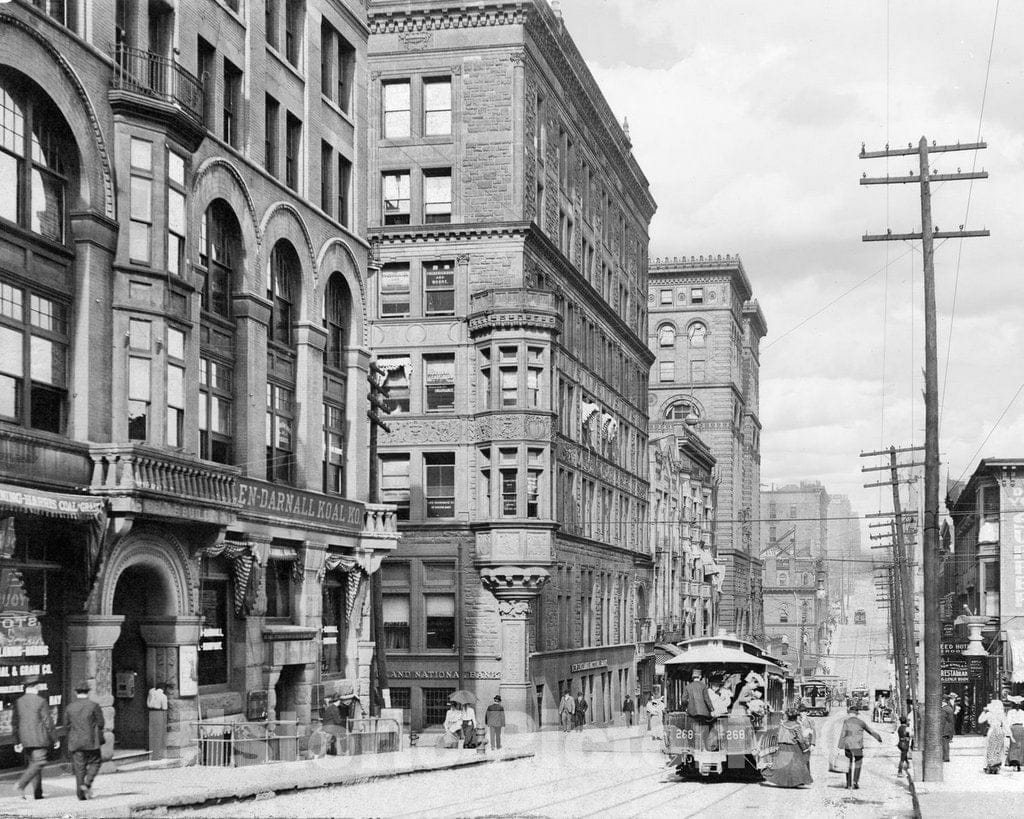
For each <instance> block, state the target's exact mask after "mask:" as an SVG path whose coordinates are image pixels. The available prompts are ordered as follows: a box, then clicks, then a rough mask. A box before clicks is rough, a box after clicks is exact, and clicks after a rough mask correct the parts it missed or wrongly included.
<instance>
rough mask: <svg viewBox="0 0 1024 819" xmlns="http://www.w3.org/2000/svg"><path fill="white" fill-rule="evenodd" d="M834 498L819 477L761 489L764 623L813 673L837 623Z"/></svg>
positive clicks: (785, 651)
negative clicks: (832, 572) (833, 598)
mask: <svg viewBox="0 0 1024 819" xmlns="http://www.w3.org/2000/svg"><path fill="white" fill-rule="evenodd" d="M829 508H830V497H829V494H828V492H827V491H826V490H825V487H824V486H822V485H821V484H820V483H818V482H817V481H802V482H801V483H800V484H798V485H790V486H782V487H772V488H771V489H763V490H762V491H761V509H762V510H763V511H764V512H765V513H766V517H767V527H766V530H763V531H765V534H766V540H765V542H764V546H763V548H762V559H763V562H764V628H765V635H766V637H767V640H768V642H769V644H770V645H771V646H772V648H773V649H774V650H775V651H776V652H777V653H778V654H780V655H782V656H784V657H785V658H786V659H787V660H788V661H789V662H790V663H792V664H793V666H794V667H795V668H797V669H798V670H801V671H803V672H804V673H806V674H813V673H814V671H815V670H816V666H817V664H818V658H819V657H820V656H821V655H822V653H823V652H824V650H825V646H826V645H827V643H828V640H829V638H830V636H831V633H832V629H833V627H834V624H835V623H834V619H833V617H832V613H831V610H830V602H829V601H830V599H831V597H830V593H829V591H830V589H829V579H830V573H829V570H828V569H829V566H830V564H829V562H828V558H829V556H830V555H831V551H832V545H831V541H830V537H831V532H830V529H829V520H828V512H829Z"/></svg>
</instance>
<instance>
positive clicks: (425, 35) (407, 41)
mask: <svg viewBox="0 0 1024 819" xmlns="http://www.w3.org/2000/svg"><path fill="white" fill-rule="evenodd" d="M398 39H399V40H401V41H402V45H403V46H405V50H406V51H423V49H425V48H427V46H429V45H431V44H432V43H433V41H434V35H433V32H430V31H403V32H402V33H401V34H399V35H398Z"/></svg>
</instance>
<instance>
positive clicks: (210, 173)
mask: <svg viewBox="0 0 1024 819" xmlns="http://www.w3.org/2000/svg"><path fill="white" fill-rule="evenodd" d="M217 199H223V200H224V201H225V202H226V203H227V205H228V207H230V208H231V210H232V211H233V212H234V214H235V219H236V220H237V221H238V225H239V227H240V229H241V231H242V252H243V254H244V259H243V260H242V262H241V263H240V264H239V265H238V268H239V271H241V272H242V273H243V275H244V276H245V278H244V279H243V280H242V281H240V282H238V289H247V290H249V291H250V292H256V293H258V292H260V290H259V288H260V286H261V285H263V281H257V280H256V279H257V278H258V277H259V265H258V264H255V263H254V262H256V261H257V260H258V259H259V258H260V243H261V234H260V226H259V224H258V223H257V221H256V207H255V205H254V204H253V200H252V195H251V194H250V193H249V187H248V186H247V185H246V184H245V179H244V178H243V177H242V174H241V173H240V172H239V170H238V168H236V167H235V165H234V164H233V163H232V162H230V161H228V160H227V159H224V158H223V157H215V158H213V159H208V160H206V161H205V162H203V164H202V165H200V166H199V169H198V170H197V171H196V174H195V177H194V179H193V180H192V207H191V214H190V220H189V221H190V224H193V225H197V224H199V220H200V219H203V218H205V216H206V209H207V208H208V207H209V206H210V205H211V204H212V203H213V202H215V201H216V200H217ZM246 217H248V218H246ZM189 234H190V240H189V244H190V248H189V250H190V257H191V258H193V259H198V258H199V254H200V253H201V252H202V248H200V247H199V241H200V232H199V231H198V230H192V231H190V232H189Z"/></svg>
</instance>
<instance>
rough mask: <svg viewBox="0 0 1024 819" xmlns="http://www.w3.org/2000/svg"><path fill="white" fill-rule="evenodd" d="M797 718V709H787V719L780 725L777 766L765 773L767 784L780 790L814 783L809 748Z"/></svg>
mask: <svg viewBox="0 0 1024 819" xmlns="http://www.w3.org/2000/svg"><path fill="white" fill-rule="evenodd" d="M797 716H798V712H797V710H796V709H795V708H787V709H786V718H785V719H784V720H783V721H782V724H781V725H779V750H778V752H777V753H776V754H775V764H774V765H773V766H772V767H771V768H770V769H769V770H768V771H767V772H766V773H765V777H764V778H765V782H767V783H768V784H770V785H775V786H776V787H779V788H799V787H800V786H801V785H810V784H811V783H812V782H813V781H814V780H813V779H811V769H810V767H809V765H808V757H807V754H806V753H805V750H806V749H807V748H808V747H809V746H808V745H807V741H806V740H805V739H804V733H803V729H802V728H801V726H800V723H799V722H798V721H797Z"/></svg>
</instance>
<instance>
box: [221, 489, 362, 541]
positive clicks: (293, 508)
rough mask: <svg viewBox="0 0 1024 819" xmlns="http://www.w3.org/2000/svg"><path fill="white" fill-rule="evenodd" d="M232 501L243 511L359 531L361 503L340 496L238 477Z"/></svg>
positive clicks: (360, 527) (360, 525) (346, 530)
mask: <svg viewBox="0 0 1024 819" xmlns="http://www.w3.org/2000/svg"><path fill="white" fill-rule="evenodd" d="M235 500H236V501H237V502H238V503H240V504H241V505H242V508H243V513H244V512H245V511H248V512H254V513H257V514H264V515H270V516H272V517H275V518H283V519H285V520H288V519H290V520H295V521H300V522H302V521H305V522H308V523H315V524H319V525H321V526H331V527H332V528H334V529H340V530H342V531H345V532H360V531H362V528H363V505H362V504H361V503H356V502H355V501H350V500H345V499H344V498H329V497H325V496H323V495H318V494H316V493H314V492H304V491H303V490H301V489H288V488H286V487H281V486H277V485H275V484H269V483H265V482H263V481H254V480H251V479H249V478H239V479H238V483H237V494H236V497H235Z"/></svg>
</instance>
